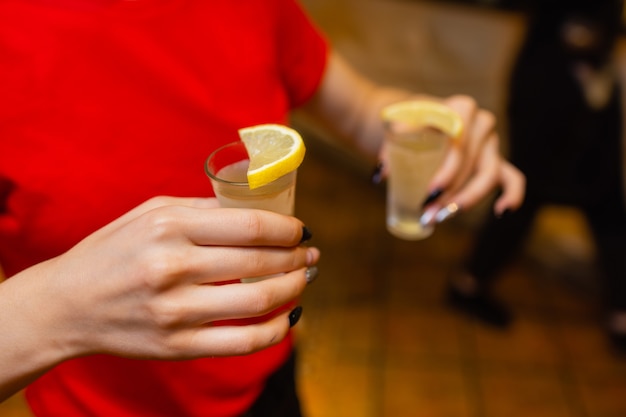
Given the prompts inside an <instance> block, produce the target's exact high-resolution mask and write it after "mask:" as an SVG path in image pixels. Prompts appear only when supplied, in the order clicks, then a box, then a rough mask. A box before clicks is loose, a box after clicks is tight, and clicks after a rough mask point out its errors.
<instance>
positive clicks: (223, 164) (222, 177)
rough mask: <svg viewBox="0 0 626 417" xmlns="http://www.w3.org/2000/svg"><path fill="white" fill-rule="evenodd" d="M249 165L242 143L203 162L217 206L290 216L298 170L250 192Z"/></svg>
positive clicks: (249, 280) (223, 148)
mask: <svg viewBox="0 0 626 417" xmlns="http://www.w3.org/2000/svg"><path fill="white" fill-rule="evenodd" d="M249 164H250V160H249V159H248V153H247V151H246V148H245V146H244V144H243V142H234V143H230V144H228V145H225V146H222V147H221V148H219V149H217V150H216V151H215V152H213V153H212V154H211V155H210V156H209V158H208V159H207V160H206V163H205V166H204V169H205V172H206V174H207V175H208V176H209V178H210V180H211V185H212V186H213V192H214V193H215V197H216V198H217V200H218V201H219V203H220V206H221V207H228V208H253V209H259V210H268V211H274V212H276V213H280V214H285V215H288V216H293V214H294V203H295V195H296V173H297V170H293V171H291V172H289V173H287V174H285V175H283V176H282V177H279V178H278V179H276V180H274V181H272V182H270V183H268V184H265V185H262V186H260V187H257V188H253V189H250V186H249V184H248V178H247V173H248V166H249ZM266 278H271V276H262V277H255V278H243V279H241V282H256V281H259V280H261V279H266Z"/></svg>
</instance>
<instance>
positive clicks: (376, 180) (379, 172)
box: [371, 162, 383, 185]
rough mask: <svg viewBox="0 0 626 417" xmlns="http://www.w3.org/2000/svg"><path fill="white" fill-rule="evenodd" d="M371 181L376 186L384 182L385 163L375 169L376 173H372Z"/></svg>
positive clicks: (380, 163) (379, 164)
mask: <svg viewBox="0 0 626 417" xmlns="http://www.w3.org/2000/svg"><path fill="white" fill-rule="evenodd" d="M371 181H372V184H374V185H378V184H380V183H381V182H382V181H383V163H382V162H379V163H378V164H377V165H376V167H375V168H374V171H372V176H371Z"/></svg>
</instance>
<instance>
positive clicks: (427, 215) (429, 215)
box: [420, 208, 436, 226]
mask: <svg viewBox="0 0 626 417" xmlns="http://www.w3.org/2000/svg"><path fill="white" fill-rule="evenodd" d="M435 214H436V211H435V209H434V208H431V209H429V210H426V211H425V212H424V214H422V217H420V223H421V224H422V226H427V225H428V224H430V222H431V221H432V220H433V217H435Z"/></svg>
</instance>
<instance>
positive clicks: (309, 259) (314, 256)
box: [306, 247, 321, 266]
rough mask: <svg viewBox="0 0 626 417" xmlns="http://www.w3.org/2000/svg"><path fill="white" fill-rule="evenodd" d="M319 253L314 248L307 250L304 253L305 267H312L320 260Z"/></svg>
mask: <svg viewBox="0 0 626 417" xmlns="http://www.w3.org/2000/svg"><path fill="white" fill-rule="evenodd" d="M320 256H321V253H320V250H319V249H318V248H316V247H310V248H307V251H306V265H307V266H313V265H315V264H316V263H317V262H318V261H319V259H320Z"/></svg>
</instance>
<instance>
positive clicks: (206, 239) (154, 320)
mask: <svg viewBox="0 0 626 417" xmlns="http://www.w3.org/2000/svg"><path fill="white" fill-rule="evenodd" d="M307 235H308V232H307V231H306V230H305V229H304V228H303V225H302V223H301V222H300V221H299V220H297V219H295V218H293V217H287V216H282V215H279V214H276V213H272V212H269V211H261V210H246V209H222V208H218V207H217V203H216V201H215V200H214V199H184V198H168V197H159V198H155V199H152V200H150V201H148V202H146V203H144V204H142V205H141V206H139V207H137V208H135V209H134V210H132V211H130V212H129V213H127V214H125V215H124V216H122V217H120V218H119V219H117V220H115V221H114V222H112V223H111V224H109V225H107V226H105V227H103V228H102V229H100V230H98V231H96V232H95V233H93V234H92V235H90V236H88V237H87V238H86V239H84V240H83V241H81V242H80V243H79V244H77V245H76V246H75V247H74V248H72V249H71V250H69V251H68V252H66V253H64V254H63V255H61V256H58V257H56V258H53V259H51V260H49V261H46V262H43V263H41V264H38V265H36V266H34V267H32V268H29V269H27V270H25V271H22V272H21V273H19V274H17V275H15V276H14V277H12V278H11V279H9V280H7V281H6V282H5V283H2V284H1V285H0V331H1V332H2V334H3V335H4V336H3V337H2V338H0V398H2V395H1V394H2V392H3V391H4V392H8V393H10V392H12V391H15V390H16V389H19V388H20V387H21V386H23V385H24V380H25V379H29V378H30V379H32V377H33V376H36V375H37V374H38V373H41V372H43V371H44V370H45V369H47V368H49V367H50V366H53V365H55V364H56V363H59V362H61V361H63V360H66V359H69V358H73V357H77V356H81V355H88V354H95V353H108V354H115V355H120V356H125V357H132V358H152V359H190V358H198V357H203V356H214V355H240V354H246V353H250V352H254V351H256V350H259V349H262V348H265V347H268V346H270V345H273V344H275V343H278V342H279V341H280V340H282V339H283V338H284V337H285V335H286V334H287V332H288V330H289V327H290V320H289V318H288V315H289V311H288V310H287V311H282V312H280V313H276V314H270V313H272V312H273V311H275V310H276V309H278V308H279V307H281V306H284V305H285V304H288V303H290V302H293V301H294V300H296V299H297V298H298V297H300V295H301V294H302V292H303V290H304V289H305V287H306V283H307V276H306V275H307V268H308V267H312V266H313V265H314V264H315V263H316V262H317V260H318V259H319V251H318V250H317V249H314V248H306V247H304V246H302V245H301V243H302V240H303V237H304V238H306V237H307ZM272 274H278V276H276V277H273V278H269V279H265V280H263V281H259V282H256V283H246V284H242V283H239V282H233V281H235V280H238V279H240V278H246V277H255V276H264V275H272ZM225 282H230V283H227V284H224V283H225ZM219 283H222V284H224V285H215V284H219ZM266 315H267V318H266ZM261 317H262V318H261ZM244 318H257V320H255V324H249V325H243V324H242V325H239V323H238V325H213V324H214V323H215V322H218V321H222V320H228V319H244ZM3 388H4V389H3Z"/></svg>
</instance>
